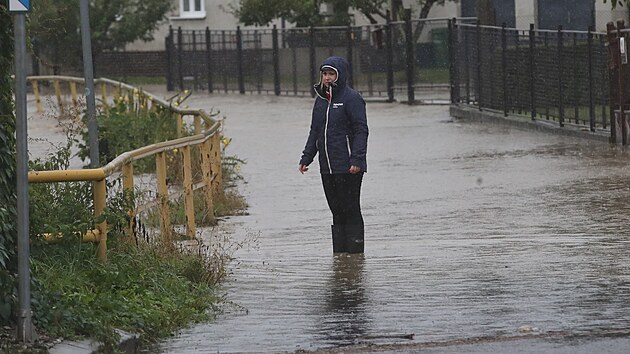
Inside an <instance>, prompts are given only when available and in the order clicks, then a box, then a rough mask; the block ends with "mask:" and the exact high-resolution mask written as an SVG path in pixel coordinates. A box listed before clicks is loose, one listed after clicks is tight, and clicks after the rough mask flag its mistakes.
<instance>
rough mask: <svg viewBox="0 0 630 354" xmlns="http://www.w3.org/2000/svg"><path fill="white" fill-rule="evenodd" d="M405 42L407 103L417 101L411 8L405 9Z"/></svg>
mask: <svg viewBox="0 0 630 354" xmlns="http://www.w3.org/2000/svg"><path fill="white" fill-rule="evenodd" d="M405 42H406V44H407V53H406V54H407V104H410V105H412V104H413V103H414V101H415V97H414V95H415V91H414V90H415V89H414V84H415V68H414V55H413V54H414V53H413V52H414V50H413V30H412V27H411V9H405Z"/></svg>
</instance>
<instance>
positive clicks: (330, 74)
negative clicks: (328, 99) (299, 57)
mask: <svg viewBox="0 0 630 354" xmlns="http://www.w3.org/2000/svg"><path fill="white" fill-rule="evenodd" d="M335 80H337V72H336V71H335V70H332V69H324V70H322V83H323V84H324V85H325V86H326V87H330V85H331V84H332V83H333V82H335Z"/></svg>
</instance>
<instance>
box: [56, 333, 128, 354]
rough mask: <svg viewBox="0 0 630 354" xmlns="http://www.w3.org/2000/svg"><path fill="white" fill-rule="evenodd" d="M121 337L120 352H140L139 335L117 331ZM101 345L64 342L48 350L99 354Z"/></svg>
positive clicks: (71, 353)
mask: <svg viewBox="0 0 630 354" xmlns="http://www.w3.org/2000/svg"><path fill="white" fill-rule="evenodd" d="M116 332H118V334H119V335H120V341H119V343H118V350H119V351H120V352H122V353H126V354H135V353H137V352H138V348H139V344H140V337H139V336H138V335H137V334H133V333H128V332H125V331H122V330H116ZM99 347H100V343H98V342H96V341H94V340H91V339H84V340H80V341H63V342H61V343H59V344H56V345H55V346H53V347H52V348H50V349H49V350H48V352H49V353H50V354H93V353H97V352H98V350H99Z"/></svg>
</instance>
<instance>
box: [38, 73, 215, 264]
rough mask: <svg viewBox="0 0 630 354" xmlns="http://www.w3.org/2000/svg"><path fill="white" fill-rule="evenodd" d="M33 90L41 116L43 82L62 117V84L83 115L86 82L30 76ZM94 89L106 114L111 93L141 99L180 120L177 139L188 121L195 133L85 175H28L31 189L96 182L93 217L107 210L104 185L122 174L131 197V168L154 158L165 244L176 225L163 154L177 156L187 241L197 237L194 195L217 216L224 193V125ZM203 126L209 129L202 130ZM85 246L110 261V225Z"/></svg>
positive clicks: (127, 92) (106, 82)
mask: <svg viewBox="0 0 630 354" xmlns="http://www.w3.org/2000/svg"><path fill="white" fill-rule="evenodd" d="M27 79H28V81H29V82H30V83H31V85H32V89H33V94H34V95H35V102H36V105H37V110H38V112H41V111H42V107H41V96H40V84H42V83H43V82H49V83H50V82H52V87H53V88H54V91H55V96H56V98H57V105H58V109H59V112H63V111H64V101H63V94H62V83H63V84H64V85H67V87H68V88H69V91H70V94H71V98H72V104H73V106H74V108H75V110H77V111H78V109H79V100H78V96H77V84H84V80H83V79H82V78H76V77H67V76H31V77H28V78H27ZM94 83H95V87H96V86H99V87H100V90H101V107H102V109H104V110H106V109H108V106H109V97H110V93H115V95H113V97H115V98H116V97H118V98H120V97H123V96H124V97H130V98H129V99H134V97H135V99H138V100H141V101H142V106H143V107H144V109H147V110H150V109H156V108H157V107H162V108H163V109H168V110H170V111H171V112H173V113H175V114H176V119H177V130H178V131H177V136H178V137H179V136H181V135H182V130H183V120H184V118H185V117H186V116H192V117H193V126H194V133H195V135H193V136H187V137H180V138H178V139H175V140H170V141H164V142H160V143H156V144H152V145H148V146H144V147H141V148H139V149H136V150H133V151H128V152H125V153H123V154H121V155H119V156H118V157H116V158H115V159H114V160H112V161H111V162H109V163H108V164H107V165H105V166H103V167H101V168H94V169H81V170H57V171H31V172H29V174H28V181H29V183H54V182H72V181H86V182H87V181H92V182H94V188H93V198H94V216H95V217H98V216H99V215H101V214H102V213H103V211H104V209H105V206H106V204H107V183H106V179H107V177H109V176H112V175H113V174H115V173H117V172H121V173H122V178H123V189H124V190H126V191H128V192H133V190H134V175H133V162H134V161H137V160H139V159H142V158H146V157H149V156H155V163H156V184H157V198H156V202H157V206H158V209H159V214H160V232H161V235H162V237H163V239H164V240H167V241H168V240H171V237H172V235H171V230H172V225H171V221H170V215H169V213H170V211H169V205H168V200H169V192H168V186H167V172H166V169H167V160H166V158H165V153H167V152H171V151H177V152H179V153H181V156H182V160H183V185H182V187H183V196H184V210H185V215H186V235H187V236H188V237H189V238H191V239H192V238H194V237H195V232H196V225H195V215H194V213H195V211H194V204H193V201H194V199H193V192H194V191H195V190H198V189H202V190H203V197H204V201H205V203H206V208H207V209H209V210H213V199H214V196H215V195H216V193H217V192H218V191H219V190H220V189H221V183H222V176H221V148H220V144H221V138H220V130H221V125H222V122H221V121H220V120H215V119H213V118H212V117H211V116H210V114H208V113H207V112H206V111H204V110H202V109H198V110H195V109H182V108H180V107H178V106H176V105H174V104H172V103H171V102H169V101H166V100H163V99H160V98H158V97H156V96H154V95H151V94H149V93H146V92H141V91H140V90H138V89H137V88H135V87H133V86H131V85H127V84H124V83H121V82H118V81H114V80H110V79H105V78H101V79H95V80H94ZM202 121H203V126H204V128H205V129H202ZM193 146H198V147H199V151H200V157H201V163H200V168H201V182H200V183H197V184H193V178H192V162H191V147H193ZM136 209H137V208H136V207H134V209H133V210H129V211H128V214H129V216H130V218H129V220H130V222H129V225H128V227H127V234H128V235H129V236H130V237H131V236H132V235H133V227H134V225H133V223H134V216H135V214H136V212H137V210H136ZM83 239H84V241H93V242H97V243H98V247H97V256H98V258H99V259H101V260H106V259H107V224H106V222H105V221H103V222H102V223H100V224H98V225H96V229H95V230H90V231H88V233H87V234H86V235H85V236H84V238H83Z"/></svg>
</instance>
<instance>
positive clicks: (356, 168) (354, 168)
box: [348, 165, 361, 174]
mask: <svg viewBox="0 0 630 354" xmlns="http://www.w3.org/2000/svg"><path fill="white" fill-rule="evenodd" d="M348 172H350V173H352V174H357V173H359V172H361V167H359V166H354V165H352V166H350V169H349V170H348Z"/></svg>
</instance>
